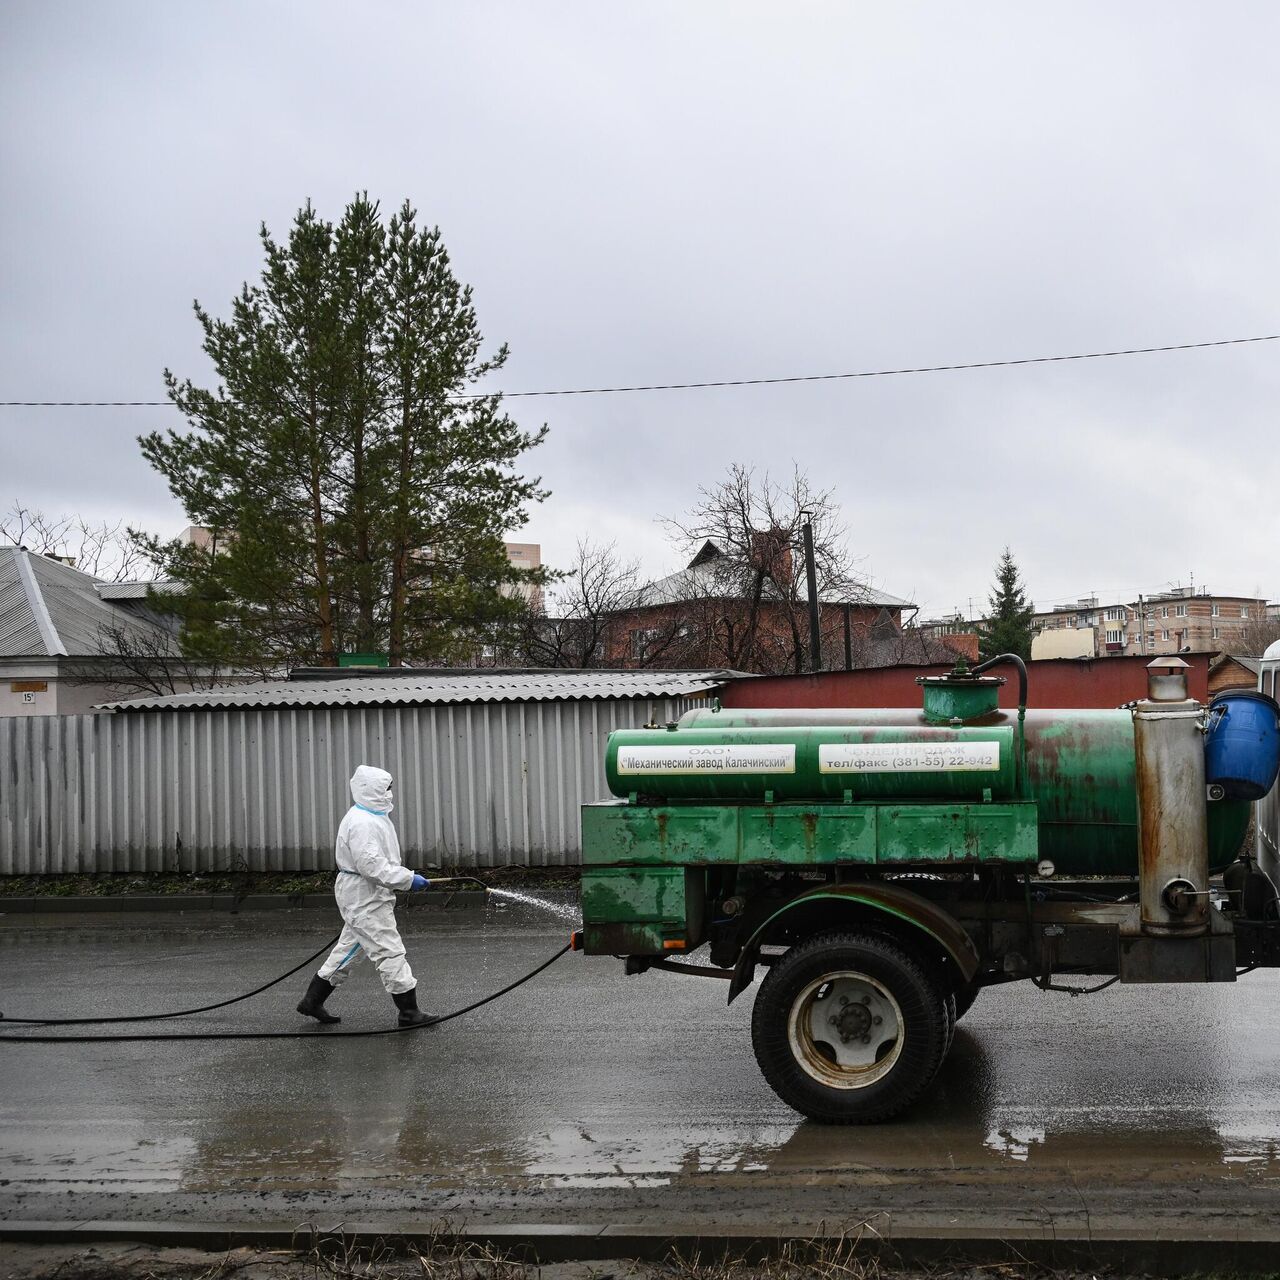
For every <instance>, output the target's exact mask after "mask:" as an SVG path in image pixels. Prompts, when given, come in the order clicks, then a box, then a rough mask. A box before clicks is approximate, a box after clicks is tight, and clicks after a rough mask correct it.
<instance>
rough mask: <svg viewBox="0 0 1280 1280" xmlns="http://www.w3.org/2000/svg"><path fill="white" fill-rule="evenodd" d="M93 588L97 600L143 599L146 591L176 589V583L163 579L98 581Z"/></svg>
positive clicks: (170, 590) (171, 590)
mask: <svg viewBox="0 0 1280 1280" xmlns="http://www.w3.org/2000/svg"><path fill="white" fill-rule="evenodd" d="M93 589H94V591H96V592H97V593H98V599H99V600H145V599H146V598H147V593H148V592H151V591H158V592H161V593H163V592H173V591H177V590H178V584H177V583H176V582H166V581H163V580H157V581H155V582H99V583H97V584H96V585H95V586H94V588H93Z"/></svg>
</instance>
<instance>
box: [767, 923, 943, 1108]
mask: <svg viewBox="0 0 1280 1280" xmlns="http://www.w3.org/2000/svg"><path fill="white" fill-rule="evenodd" d="M841 987H844V988H845V989H846V990H847V991H848V992H850V993H851V994H850V995H848V996H844V995H842V994H837V993H838V992H839V991H840V988H841ZM864 996H865V998H864ZM827 999H830V1000H832V1004H831V1005H830V1006H828V1007H827V1008H825V1009H816V1008H815V1006H817V1005H818V1004H819V1003H820V1002H822V1001H825V1000H827ZM837 1000H838V1001H839V1003H838V1004H837V1003H836V1001H837ZM859 1005H861V1006H862V1008H861V1009H860V1008H859V1007H858V1006H859ZM793 1014H794V1023H793ZM950 1020H951V1019H950V1010H949V1008H948V1002H947V997H946V994H945V992H944V989H943V987H942V986H941V985H940V983H939V982H938V980H937V978H936V977H935V976H934V973H933V967H932V966H930V965H928V964H927V963H925V962H924V961H922V960H920V959H917V958H916V957H915V956H913V955H912V954H911V953H910V952H908V951H906V950H905V949H904V948H903V947H902V946H901V945H900V944H898V943H897V942H895V941H892V940H891V939H888V938H885V937H883V936H881V935H878V934H874V933H827V934H820V935H819V936H817V937H815V938H811V939H809V941H807V942H804V943H801V944H799V945H798V946H795V947H792V948H791V950H790V951H788V952H787V953H786V955H784V956H783V957H782V959H781V960H779V961H778V962H777V963H776V964H775V965H773V966H772V968H770V970H769V973H768V975H767V976H766V977H765V979H764V981H763V982H762V983H761V984H760V990H759V993H758V994H757V995H756V1003H755V1008H754V1010H753V1011H752V1014H751V1042H752V1045H753V1047H754V1049H755V1053H756V1061H757V1062H758V1063H759V1064H760V1070H761V1071H762V1072H763V1073H764V1078H765V1079H766V1080H767V1081H768V1082H769V1085H770V1087H771V1088H772V1089H773V1091H774V1092H775V1093H776V1094H777V1095H778V1097H779V1098H781V1099H782V1100H783V1102H785V1103H787V1105H788V1106H791V1107H794V1108H795V1109H796V1110H797V1111H799V1112H800V1113H801V1114H802V1115H806V1116H808V1117H809V1118H810V1119H812V1120H818V1121H821V1122H822V1123H824V1124H875V1123H878V1122H880V1121H883V1120H888V1119H891V1118H892V1117H893V1116H895V1115H897V1114H898V1113H899V1112H900V1111H902V1110H904V1109H905V1108H907V1107H909V1106H910V1105H911V1104H912V1103H913V1102H915V1100H916V1099H917V1098H919V1096H920V1095H921V1094H922V1093H923V1092H924V1091H925V1089H927V1088H928V1086H929V1084H930V1082H931V1081H932V1080H933V1077H934V1076H935V1075H936V1074H937V1071H938V1067H939V1066H940V1065H941V1064H942V1059H943V1057H944V1056H945V1054H946V1050H947V1044H948V1039H949V1037H948V1034H947V1032H948V1024H949V1023H950ZM871 1023H874V1024H875V1025H874V1026H872V1025H870V1024H871ZM826 1026H834V1027H835V1028H836V1029H835V1030H834V1031H833V1032H832V1033H831V1034H830V1039H828V1040H823V1039H819V1038H817V1036H816V1035H815V1034H814V1028H815V1027H818V1028H822V1029H825V1027H826ZM875 1027H880V1028H881V1030H880V1031H876V1030H875ZM891 1032H896V1034H893V1035H892V1036H890V1035H888V1034H886V1033H891ZM864 1033H865V1034H864ZM820 1034H826V1033H825V1030H822V1031H821V1032H820ZM877 1035H885V1039H883V1040H882V1041H880V1042H879V1043H874V1042H873V1037H875V1036H877ZM837 1036H839V1037H840V1038H841V1046H843V1047H841V1046H837V1044H836V1037H837ZM840 1054H844V1055H845V1057H846V1059H847V1062H846V1063H843V1064H842V1063H841V1062H840V1061H838V1055H840Z"/></svg>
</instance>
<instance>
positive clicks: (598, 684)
mask: <svg viewBox="0 0 1280 1280" xmlns="http://www.w3.org/2000/svg"><path fill="white" fill-rule="evenodd" d="M740 674H741V673H740V672H735V671H530V672H521V673H519V674H509V673H501V674H498V673H489V674H482V673H479V672H477V673H475V674H469V675H432V674H431V673H429V672H418V673H415V674H413V675H405V676H385V675H382V676H368V675H352V676H351V677H349V678H342V677H339V678H335V679H331V680H267V681H263V682H261V683H259V684H239V685H224V686H222V687H220V688H217V689H209V690H207V691H205V692H203V693H178V694H171V695H169V696H167V697H147V698H132V699H129V700H127V701H122V702H108V703H104V704H103V705H104V706H105V707H106V708H107V709H109V710H112V711H182V710H206V709H210V708H215V707H223V708H226V707H347V706H413V705H427V704H437V705H439V704H446V703H461V702H568V701H575V700H579V699H591V698H609V699H613V698H681V697H694V696H697V695H698V694H703V693H714V692H715V691H716V690H717V689H719V688H721V687H722V686H723V685H724V684H725V683H726V682H727V681H729V680H730V679H733V678H735V677H736V676H738V675H740Z"/></svg>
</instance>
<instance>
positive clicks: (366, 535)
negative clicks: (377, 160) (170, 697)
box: [140, 195, 546, 669]
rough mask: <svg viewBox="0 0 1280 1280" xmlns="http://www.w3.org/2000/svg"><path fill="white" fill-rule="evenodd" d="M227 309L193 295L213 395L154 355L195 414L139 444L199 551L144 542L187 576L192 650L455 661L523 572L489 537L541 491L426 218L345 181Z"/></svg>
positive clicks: (269, 242) (182, 606)
mask: <svg viewBox="0 0 1280 1280" xmlns="http://www.w3.org/2000/svg"><path fill="white" fill-rule="evenodd" d="M261 240H262V247H263V253H264V257H265V263H264V267H263V270H262V274H261V278H260V280H259V282H258V283H257V284H253V285H245V286H244V288H243V289H242V290H241V292H240V294H239V296H238V297H237V298H236V299H235V300H234V301H233V303H232V306H231V314H230V318H229V319H227V320H219V319H217V318H215V317H213V316H212V315H210V314H209V313H208V312H207V311H205V310H204V309H203V308H202V307H201V306H200V305H199V304H198V303H197V304H196V307H195V312H196V317H197V319H198V321H199V323H200V325H201V327H202V329H203V331H204V343H203V347H204V350H205V352H206V354H207V355H208V356H209V358H210V360H211V361H212V362H213V365H214V368H215V370H216V372H217V376H218V379H219V382H220V385H219V386H218V388H217V390H216V391H212V390H207V389H204V388H201V387H197V386H196V385H195V384H194V383H192V382H191V381H190V380H189V379H187V380H181V381H180V380H179V379H178V378H177V377H175V376H174V375H173V374H172V373H170V372H169V371H168V370H166V371H165V381H166V385H167V387H168V390H169V397H170V399H171V400H172V401H173V402H174V404H175V405H176V406H177V407H178V409H179V410H181V412H182V413H183V414H184V415H185V417H186V419H187V422H188V425H189V428H190V430H187V431H174V430H171V431H169V432H167V433H165V434H164V435H161V434H160V433H158V432H153V433H152V434H150V435H148V436H145V437H143V438H142V439H141V440H140V443H141V445H142V450H143V454H144V456H145V457H146V458H147V459H148V461H150V462H151V464H152V465H153V466H154V467H156V469H157V470H158V471H160V472H161V474H162V475H164V477H165V479H166V480H167V481H168V483H169V487H170V489H171V490H172V492H173V493H174V495H175V496H176V497H177V498H178V500H179V501H180V502H181V503H182V505H183V508H184V509H185V511H186V513H187V515H188V517H189V518H190V520H191V521H192V523H194V524H197V525H204V526H207V527H208V528H210V529H211V530H212V531H213V533H214V543H213V545H212V546H211V547H210V548H198V547H189V546H183V545H180V544H178V543H168V544H164V543H161V542H159V541H158V540H156V539H146V540H145V542H146V546H147V550H148V552H149V554H151V555H152V556H153V557H155V558H156V559H157V560H158V561H159V562H160V563H161V565H162V566H163V569H164V571H165V573H166V576H168V577H170V578H172V579H174V580H175V581H177V582H179V583H181V584H182V586H183V587H184V588H185V590H184V591H183V592H182V593H180V594H179V595H177V596H175V597H174V598H173V600H172V607H173V608H174V610H175V611H176V612H178V613H179V614H180V615H181V617H182V620H183V623H184V634H185V637H186V645H187V647H188V649H189V650H190V651H191V652H192V653H193V655H195V656H207V657H208V658H210V659H211V660H212V659H217V660H218V661H221V662H224V663H232V664H234V665H239V666H247V667H253V668H257V669H273V668H279V667H282V666H287V665H299V664H318V665H326V666H331V665H335V664H336V663H337V660H338V656H339V655H340V654H342V653H344V652H351V651H357V652H370V651H385V652H387V653H388V654H389V656H390V660H391V662H392V664H393V665H401V664H402V663H404V662H415V663H441V662H451V661H457V660H459V659H460V658H463V657H465V656H466V655H467V654H468V653H469V652H471V651H473V650H474V648H475V647H476V645H477V644H478V643H479V642H480V641H481V640H483V638H484V637H485V636H486V634H487V632H488V630H489V628H490V627H491V625H492V624H493V623H494V622H495V621H498V620H501V619H504V618H506V617H507V616H509V615H513V614H515V613H516V612H518V610H519V606H520V600H519V597H518V593H516V592H514V591H512V590H511V587H512V586H513V585H514V584H516V583H518V582H519V581H521V580H522V579H523V578H525V577H527V576H528V575H527V573H522V571H520V570H517V569H514V568H513V567H512V566H511V565H510V564H509V563H508V561H507V557H506V554H505V551H504V549H503V545H502V542H503V537H504V535H505V534H506V533H508V532H509V531H511V530H513V529H517V528H519V527H520V526H521V525H522V524H524V523H525V521H526V520H527V510H528V506H529V504H531V503H533V502H539V501H541V500H542V499H543V498H544V497H545V496H546V494H545V493H544V492H543V491H542V490H541V489H540V488H539V484H538V481H537V480H536V479H529V478H527V477H525V476H522V475H520V474H519V473H518V472H517V470H516V468H517V465H518V464H519V461H520V458H521V455H522V454H523V453H524V452H525V451H526V450H527V449H530V448H532V447H534V446H536V445H537V444H539V443H540V442H541V440H542V439H543V437H544V436H545V433H546V428H545V427H544V428H542V429H541V430H539V431H536V432H532V433H530V432H525V431H523V430H521V429H520V427H519V426H518V425H517V424H516V423H515V422H514V421H513V420H512V419H511V418H510V417H508V416H507V415H506V414H504V413H503V411H502V405H501V396H499V395H496V394H494V395H475V396H474V398H468V395H469V394H474V393H470V392H469V389H470V388H471V387H472V386H473V385H474V384H475V382H476V381H477V380H478V379H480V378H482V377H483V376H485V375H486V374H487V373H490V372H491V371H493V370H495V369H498V368H500V367H501V365H502V363H503V361H504V360H505V359H506V348H505V347H500V348H499V349H498V351H497V352H496V354H495V355H494V356H492V357H490V358H488V359H485V358H483V357H482V356H481V354H480V353H481V348H482V346H483V337H482V335H481V333H480V330H479V326H478V323H477V319H476V315H475V309H474V307H473V305H472V301H471V291H470V289H469V288H467V287H465V286H463V285H461V284H460V283H459V281H458V280H457V279H456V277H455V276H454V275H453V272H452V269H451V267H450V263H449V259H448V255H447V254H446V252H445V250H444V246H443V244H442V243H441V238H440V232H439V229H438V228H431V229H430V230H426V229H419V228H418V227H417V225H416V214H415V211H414V210H413V209H412V208H411V207H410V205H409V204H408V203H407V202H406V203H405V205H404V206H403V207H402V208H401V209H400V211H399V212H398V213H397V214H396V215H394V216H393V217H392V218H391V219H390V221H389V223H388V224H387V225H384V224H383V221H382V218H381V216H380V213H379V209H378V205H377V203H376V202H373V201H370V200H369V199H368V197H367V196H363V195H361V196H358V197H357V198H356V199H355V200H353V201H352V202H351V204H349V205H348V206H347V208H346V210H345V212H344V214H343V217H342V219H341V221H340V222H339V223H338V224H337V225H336V226H334V225H332V224H330V223H327V222H325V221H324V220H322V219H321V218H320V217H319V216H318V215H317V213H316V212H315V210H314V209H313V208H312V207H311V205H310V204H309V203H308V204H307V205H306V206H304V207H303V208H302V209H301V210H300V211H299V213H298V215H297V216H296V218H295V219H294V223H293V226H292V228H291V230H290V233H289V237H288V240H287V242H286V243H285V244H283V245H281V244H278V243H277V242H276V241H274V240H273V239H272V237H271V235H270V234H269V232H268V231H267V229H266V227H265V226H264V227H263V228H262V230H261Z"/></svg>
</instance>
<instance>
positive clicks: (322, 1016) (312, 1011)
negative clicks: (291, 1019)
mask: <svg viewBox="0 0 1280 1280" xmlns="http://www.w3.org/2000/svg"><path fill="white" fill-rule="evenodd" d="M331 995H333V983H332V982H326V981H325V980H324V979H323V978H322V977H321V976H320V975H319V974H318V973H317V974H316V976H315V977H314V978H312V979H311V985H310V986H309V987H308V988H307V994H306V995H305V996H303V997H302V999H301V1000H299V1001H298V1012H299V1013H305V1014H306V1015H307V1017H308V1018H314V1019H315V1020H316V1021H317V1022H325V1023H329V1022H341V1021H342V1019H341V1018H339V1017H336V1016H335V1015H334V1014H332V1013H330V1012H329V1011H328V1010H327V1009H326V1008H325V1007H324V1002H325V1001H326V1000H327V999H328V998H329V997H330V996H331Z"/></svg>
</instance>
